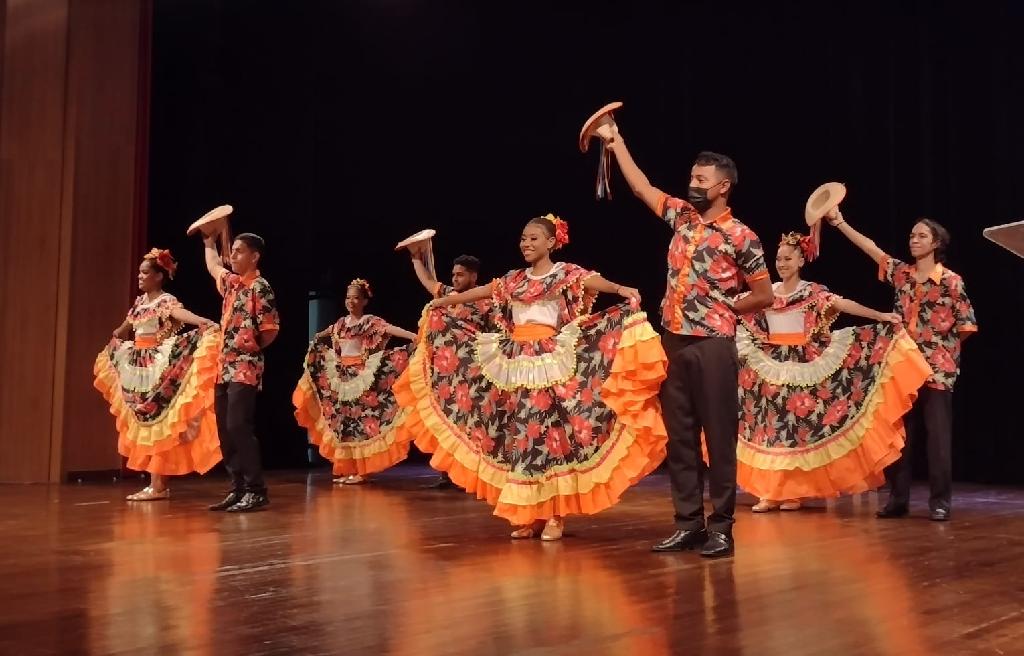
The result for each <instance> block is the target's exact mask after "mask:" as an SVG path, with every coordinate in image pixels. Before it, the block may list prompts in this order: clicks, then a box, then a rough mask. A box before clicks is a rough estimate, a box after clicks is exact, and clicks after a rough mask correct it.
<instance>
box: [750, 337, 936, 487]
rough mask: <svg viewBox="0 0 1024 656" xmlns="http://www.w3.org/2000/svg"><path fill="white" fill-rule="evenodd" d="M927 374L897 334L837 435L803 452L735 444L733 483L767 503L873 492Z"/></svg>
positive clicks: (900, 441)
mask: <svg viewBox="0 0 1024 656" xmlns="http://www.w3.org/2000/svg"><path fill="white" fill-rule="evenodd" d="M930 374H931V368H930V367H929V366H928V363H927V361H926V360H925V359H924V356H922V355H921V352H920V351H919V350H918V348H917V345H916V344H915V343H914V341H913V340H912V339H911V338H910V336H909V335H907V333H906V332H900V333H899V335H898V336H897V337H896V338H895V339H893V341H892V343H891V344H890V346H889V351H888V353H887V354H886V358H885V365H884V366H883V367H882V369H881V371H880V375H879V380H878V382H877V383H876V384H875V385H874V388H873V389H872V392H871V395H870V397H869V398H867V399H865V402H864V405H863V406H862V407H861V411H860V413H859V415H858V416H857V417H856V418H854V419H852V420H848V425H847V427H846V428H845V429H844V431H843V434H842V435H841V436H839V437H835V436H833V437H832V438H829V439H828V440H827V443H826V444H822V445H818V446H809V447H805V448H803V449H791V448H785V447H780V448H772V449H767V448H763V447H757V446H754V445H752V444H750V443H749V442H745V441H743V440H740V441H739V443H738V445H737V460H738V462H737V482H738V483H739V484H740V486H741V487H742V488H743V489H744V490H747V491H749V492H751V493H752V494H756V495H757V496H759V497H761V498H763V499H772V500H784V499H799V498H821V497H831V496H836V495H838V494H855V493H858V492H863V491H866V490H869V489H873V488H876V487H878V486H879V485H880V484H881V483H882V482H883V480H884V474H883V470H884V469H885V467H887V466H888V465H890V464H892V463H893V462H895V461H896V460H897V459H898V458H899V455H900V452H901V450H902V449H903V445H904V442H905V439H906V433H905V430H904V428H903V415H905V414H906V413H907V411H909V410H910V407H911V406H912V405H913V403H914V399H916V398H917V392H918V390H919V389H920V387H921V386H922V385H923V384H924V383H925V381H927V380H928V376H929V375H930Z"/></svg>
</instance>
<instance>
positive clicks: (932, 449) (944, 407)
mask: <svg viewBox="0 0 1024 656" xmlns="http://www.w3.org/2000/svg"><path fill="white" fill-rule="evenodd" d="M903 422H904V425H905V426H906V428H907V445H906V446H905V447H903V454H902V455H901V456H900V459H899V460H897V461H896V462H894V463H892V464H891V465H889V467H888V468H887V469H886V470H885V475H886V478H888V479H889V484H890V485H891V486H892V489H891V490H890V492H889V503H890V505H894V506H906V505H908V504H909V503H910V483H911V481H912V479H913V468H914V467H913V462H914V459H913V457H912V454H913V450H914V449H917V448H920V447H921V443H922V442H927V448H928V483H929V485H930V486H931V496H930V498H929V499H928V507H929V508H931V509H932V510H939V509H943V510H950V506H951V504H952V500H953V453H952V452H953V392H951V391H948V390H937V389H931V388H928V387H922V388H921V390H920V392H919V393H918V397H917V401H915V402H914V407H913V408H911V409H910V412H908V413H907V415H906V416H905V417H904V418H903Z"/></svg>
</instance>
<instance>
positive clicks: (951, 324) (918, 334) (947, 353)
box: [879, 256, 978, 390]
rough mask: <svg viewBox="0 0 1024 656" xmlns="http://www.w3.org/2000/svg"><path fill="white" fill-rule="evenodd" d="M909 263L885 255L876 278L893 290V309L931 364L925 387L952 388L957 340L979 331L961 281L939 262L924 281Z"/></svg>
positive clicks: (956, 371) (957, 367)
mask: <svg viewBox="0 0 1024 656" xmlns="http://www.w3.org/2000/svg"><path fill="white" fill-rule="evenodd" d="M916 271H917V269H916V267H915V266H914V265H912V264H907V263H906V262H901V261H900V260H897V259H895V258H892V257H889V256H886V257H885V258H884V259H883V260H882V262H881V263H880V266H879V279H880V280H883V281H886V282H888V283H889V284H890V285H892V286H893V287H894V288H895V289H896V301H895V310H894V311H895V312H897V313H898V314H899V315H900V316H902V317H903V321H904V323H905V324H906V325H907V331H908V332H909V333H910V336H911V337H913V338H914V341H916V342H917V345H918V347H919V348H920V349H921V351H922V352H923V353H924V356H925V358H926V359H927V360H928V364H930V365H931V367H932V377H931V379H930V380H929V381H928V387H931V388H933V389H938V390H952V389H953V385H954V384H955V383H956V379H957V377H959V375H960V340H961V339H962V338H963V337H964V335H965V334H967V333H972V332H975V331H977V330H978V324H977V320H976V319H975V317H974V307H973V306H972V305H971V301H970V299H969V298H968V297H967V290H966V289H965V288H964V281H963V278H961V277H960V276H959V275H958V274H956V273H953V272H952V271H950V270H949V269H947V268H945V267H943V266H942V265H941V264H939V265H938V266H937V267H936V269H935V271H934V272H933V273H932V275H931V276H930V277H928V278H927V279H925V281H924V282H917V280H916V279H915V277H914V274H915V273H916Z"/></svg>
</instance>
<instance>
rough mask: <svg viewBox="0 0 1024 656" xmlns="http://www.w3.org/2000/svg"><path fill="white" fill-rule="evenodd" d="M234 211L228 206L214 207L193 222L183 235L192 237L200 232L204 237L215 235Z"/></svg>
mask: <svg viewBox="0 0 1024 656" xmlns="http://www.w3.org/2000/svg"><path fill="white" fill-rule="evenodd" d="M234 211H235V208H233V207H231V206H230V205H221V206H220V207H215V208H213V209H212V210H210V211H209V212H207V213H206V214H204V215H202V216H201V217H199V219H197V220H196V221H195V222H193V223H192V225H190V226H189V227H188V230H186V231H185V234H187V235H194V234H195V233H196V232H199V231H200V230H202V232H203V234H206V235H209V234H216V233H218V232H220V231H221V229H222V225H223V224H225V223H226V222H227V217H228V216H229V215H230V214H231V213H232V212H234ZM219 224H220V225H219Z"/></svg>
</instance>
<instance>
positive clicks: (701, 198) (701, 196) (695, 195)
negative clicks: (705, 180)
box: [686, 180, 725, 214]
mask: <svg viewBox="0 0 1024 656" xmlns="http://www.w3.org/2000/svg"><path fill="white" fill-rule="evenodd" d="M723 182H725V180H720V181H718V182H716V183H715V184H713V185H711V186H710V187H708V188H707V189H705V188H704V187H690V188H688V189H687V190H686V200H688V201H689V202H690V205H693V208H694V209H695V210H697V211H698V212H700V213H701V214H703V213H704V212H707V211H708V208H709V207H711V200H710V199H709V198H708V192H709V191H711V190H712V189H714V188H715V187H717V186H718V185H720V184H722V183H723Z"/></svg>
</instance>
